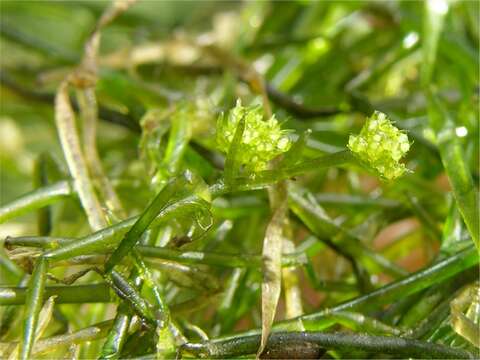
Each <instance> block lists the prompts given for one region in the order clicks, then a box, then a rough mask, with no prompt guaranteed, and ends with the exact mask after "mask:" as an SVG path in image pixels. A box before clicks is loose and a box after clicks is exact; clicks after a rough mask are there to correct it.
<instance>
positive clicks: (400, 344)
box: [183, 332, 474, 359]
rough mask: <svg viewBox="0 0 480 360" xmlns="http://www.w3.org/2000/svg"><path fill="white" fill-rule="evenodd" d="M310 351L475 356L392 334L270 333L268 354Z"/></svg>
mask: <svg viewBox="0 0 480 360" xmlns="http://www.w3.org/2000/svg"><path fill="white" fill-rule="evenodd" d="M259 344H260V336H259V335H249V336H243V337H237V338H232V339H228V340H211V341H209V342H207V343H203V344H185V345H184V346H183V350H184V351H186V352H190V353H193V354H194V355H196V356H199V357H206V358H217V359H218V358H227V357H239V356H242V355H249V354H253V353H255V351H256V350H257V349H258V345H259ZM307 349H309V350H310V354H311V355H313V354H315V356H316V358H319V357H320V356H321V355H322V354H323V352H324V351H325V349H326V350H338V351H341V352H342V353H347V354H349V353H353V352H355V351H366V352H369V353H375V354H378V355H380V354H389V355H394V356H395V357H403V358H417V359H473V358H474V355H473V354H471V353H469V352H468V351H464V350H460V349H454V348H451V347H447V346H444V345H439V344H434V343H429V342H425V341H418V340H412V339H404V338H398V337H391V336H373V335H366V334H347V333H324V332H279V333H272V334H271V335H270V338H269V341H268V346H267V348H266V350H265V353H264V354H265V355H266V356H268V355H269V353H272V354H273V352H274V353H275V355H276V358H289V357H292V355H293V354H294V353H296V354H299V353H303V352H305V351H306V350H307Z"/></svg>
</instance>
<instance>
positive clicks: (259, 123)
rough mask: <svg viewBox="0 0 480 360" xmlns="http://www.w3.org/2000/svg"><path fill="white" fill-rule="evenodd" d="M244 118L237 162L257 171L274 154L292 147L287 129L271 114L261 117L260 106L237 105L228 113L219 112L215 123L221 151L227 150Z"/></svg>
mask: <svg viewBox="0 0 480 360" xmlns="http://www.w3.org/2000/svg"><path fill="white" fill-rule="evenodd" d="M242 118H244V119H245V129H244V132H243V135H242V138H241V141H240V142H239V144H238V146H239V147H238V149H237V155H238V159H239V162H240V163H241V164H242V165H244V166H245V168H247V169H248V170H251V171H260V170H263V169H265V168H266V167H267V163H268V162H269V161H270V160H272V159H273V158H275V157H276V156H278V155H280V154H282V153H284V152H286V151H287V150H288V149H289V148H290V146H291V140H290V139H289V138H288V136H287V131H286V130H282V128H281V125H280V124H279V122H278V121H277V119H275V116H272V117H271V118H270V119H268V120H264V118H263V111H262V108H261V107H260V106H247V107H244V106H242V104H241V102H240V100H237V104H236V106H235V107H234V108H233V109H232V110H230V111H229V113H228V114H227V115H222V116H221V117H220V118H219V121H218V124H217V144H218V147H219V149H220V150H221V151H223V152H224V153H228V151H229V150H230V145H231V144H232V141H233V138H234V136H235V132H236V130H237V126H238V124H239V122H240V120H241V119H242Z"/></svg>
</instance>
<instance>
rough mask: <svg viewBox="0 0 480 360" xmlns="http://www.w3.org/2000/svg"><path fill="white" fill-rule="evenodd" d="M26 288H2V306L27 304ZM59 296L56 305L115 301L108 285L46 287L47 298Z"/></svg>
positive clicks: (0, 303)
mask: <svg viewBox="0 0 480 360" xmlns="http://www.w3.org/2000/svg"><path fill="white" fill-rule="evenodd" d="M26 294H27V288H26V287H19V286H14V287H0V306H4V305H21V304H24V303H25V299H26ZM50 296H57V298H56V299H55V303H56V304H83V303H96V302H98V303H103V302H111V301H113V297H112V296H111V294H110V290H109V287H108V285H107V284H105V283H100V284H91V285H72V286H46V287H45V294H44V297H45V298H49V297H50Z"/></svg>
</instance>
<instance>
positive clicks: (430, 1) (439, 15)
mask: <svg viewBox="0 0 480 360" xmlns="http://www.w3.org/2000/svg"><path fill="white" fill-rule="evenodd" d="M424 6H425V8H424V15H423V33H422V57H423V61H422V66H421V69H420V75H421V76H420V77H421V82H422V86H423V87H426V86H428V85H429V84H430V82H431V79H432V76H433V70H434V67H435V62H436V58H437V48H438V40H439V38H440V33H441V32H442V29H443V24H444V21H445V16H446V14H447V12H448V2H447V1H446V0H426V1H425V3H424Z"/></svg>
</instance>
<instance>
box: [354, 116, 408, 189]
mask: <svg viewBox="0 0 480 360" xmlns="http://www.w3.org/2000/svg"><path fill="white" fill-rule="evenodd" d="M348 148H349V149H350V150H351V151H352V152H353V153H354V154H355V155H356V156H357V157H358V158H359V159H360V160H362V161H363V162H364V163H366V164H368V165H369V166H370V167H371V168H372V169H374V170H375V171H376V172H377V173H378V175H380V176H381V177H382V178H385V179H387V180H393V179H395V178H397V177H399V176H401V175H403V174H404V173H405V171H406V170H407V169H406V167H405V165H404V164H402V163H400V159H401V158H402V157H404V156H405V154H406V153H407V152H408V150H409V149H410V142H409V141H408V136H407V134H405V132H403V131H401V130H399V129H397V128H396V127H395V126H394V125H393V124H392V122H391V121H390V120H389V119H388V118H387V115H385V114H384V113H381V112H379V111H375V112H374V113H373V115H372V116H371V117H370V118H368V119H367V122H366V123H365V125H364V126H363V128H362V130H361V132H360V134H359V135H350V138H349V140H348Z"/></svg>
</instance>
